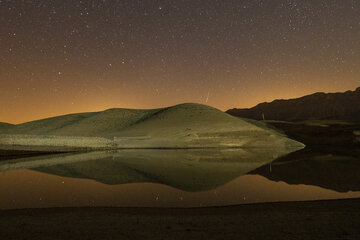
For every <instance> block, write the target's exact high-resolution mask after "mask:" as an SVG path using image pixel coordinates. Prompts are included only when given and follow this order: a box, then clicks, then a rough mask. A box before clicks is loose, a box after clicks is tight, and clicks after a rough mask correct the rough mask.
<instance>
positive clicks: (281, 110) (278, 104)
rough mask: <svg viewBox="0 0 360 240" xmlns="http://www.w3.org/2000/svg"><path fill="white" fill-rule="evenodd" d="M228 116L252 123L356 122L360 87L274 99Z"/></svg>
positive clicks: (359, 108) (235, 110) (233, 111)
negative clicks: (253, 121) (270, 121)
mask: <svg viewBox="0 0 360 240" xmlns="http://www.w3.org/2000/svg"><path fill="white" fill-rule="evenodd" d="M226 112H227V113H229V114H230V115H233V116H237V117H243V118H250V119H255V120H264V119H265V120H279V121H302V120H325V119H336V120H339V119H341V120H345V119H348V120H358V119H360V87H358V88H356V89H355V90H354V91H350V90H349V91H346V92H336V93H324V92H317V93H314V94H310V95H306V96H303V97H300V98H292V99H277V100H274V101H272V102H264V103H260V104H258V105H256V106H255V107H252V108H244V109H237V108H233V109H229V110H227V111H226Z"/></svg>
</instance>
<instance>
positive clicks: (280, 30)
mask: <svg viewBox="0 0 360 240" xmlns="http://www.w3.org/2000/svg"><path fill="white" fill-rule="evenodd" d="M359 76H360V1H359V0H176V1H175V0H167V1H165V0H164V1H158V0H129V1H127V0H97V1H95V0H89V1H86V0H84V1H76V0H22V1H21V0H0V122H11V123H20V122H25V121H29V120H34V119H39V118H44V117H49V116H55V115H61V114H66V113H74V112H87V111H99V110H105V109H107V108H113V107H122V108H157V107H164V106H169V105H174V104H178V103H183V102H197V103H203V104H208V105H211V106H214V107H217V108H220V109H222V110H226V109H229V108H233V107H251V106H253V105H255V104H257V103H259V102H263V101H272V100H274V99H277V98H292V97H299V96H302V95H305V94H310V93H313V92H317V91H325V92H334V91H345V90H349V89H352V90H353V89H355V88H356V87H359V86H360V78H359Z"/></svg>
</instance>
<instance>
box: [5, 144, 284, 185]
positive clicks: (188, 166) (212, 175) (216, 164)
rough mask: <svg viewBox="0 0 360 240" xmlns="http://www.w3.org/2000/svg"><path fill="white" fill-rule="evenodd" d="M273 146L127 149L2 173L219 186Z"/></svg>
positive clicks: (268, 157) (258, 162)
mask: <svg viewBox="0 0 360 240" xmlns="http://www.w3.org/2000/svg"><path fill="white" fill-rule="evenodd" d="M278 156H279V153H277V152H275V151H272V150H262V149H254V150H241V149H226V150H225V149H224V150H210V149H208V150H206V149H201V150H200V149H199V150H195V149H193V150H124V151H116V152H91V153H84V154H75V155H57V156H51V157H40V158H33V159H32V160H30V161H26V162H24V161H18V162H17V163H11V162H8V163H2V164H1V165H0V171H8V170H15V169H20V168H30V169H32V170H36V171H40V172H44V173H49V174H54V175H58V176H64V177H72V178H86V179H93V180H96V181H98V182H102V183H105V184H126V183H139V182H151V183H161V184H166V185H169V186H172V187H175V188H178V189H182V190H186V191H204V190H210V189H214V188H216V187H219V186H221V185H224V184H226V183H227V182H229V181H231V180H233V179H235V178H237V177H238V176H241V175H244V174H246V173H248V172H250V171H251V170H254V169H256V168H258V167H260V166H262V165H264V164H266V163H269V162H271V161H273V160H274V159H276V158H277V157H278Z"/></svg>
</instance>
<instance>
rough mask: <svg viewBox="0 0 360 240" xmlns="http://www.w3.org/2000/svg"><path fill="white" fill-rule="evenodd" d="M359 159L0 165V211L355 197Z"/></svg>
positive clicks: (132, 153) (93, 158) (311, 156)
mask: <svg viewBox="0 0 360 240" xmlns="http://www.w3.org/2000/svg"><path fill="white" fill-rule="evenodd" d="M359 172H360V161H358V159H356V158H350V157H347V156H338V155H331V154H326V153H323V152H316V151H313V150H311V151H310V150H307V149H304V150H300V151H297V152H294V153H291V154H289V155H287V156H281V155H279V153H278V152H277V151H276V150H273V149H246V150H244V149H192V150H121V151H103V152H86V153H76V154H56V155H45V156H35V157H28V158H22V159H12V160H2V161H0V196H1V198H0V209H19V208H48V207H79V206H109V207H206V206H226V205H234V204H248V203H257V202H278V201H300V200H322V199H338V198H356V197H360V181H359V180H360V177H359V176H358V175H359V174H358V173H359Z"/></svg>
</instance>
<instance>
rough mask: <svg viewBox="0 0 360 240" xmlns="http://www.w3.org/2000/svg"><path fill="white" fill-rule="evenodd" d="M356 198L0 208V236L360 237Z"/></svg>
mask: <svg viewBox="0 0 360 240" xmlns="http://www.w3.org/2000/svg"><path fill="white" fill-rule="evenodd" d="M359 226H360V198H354V199H340V200H316V201H305V202H274V203H253V204H243V205H233V206H223V207H205V208H137V207H135V208H134V207H131V208H127V207H70V208H45V209H15V210H0V238H1V239H3V238H4V239H10V238H11V239H121V238H124V239H188V238H191V239H239V238H243V239H360V229H359Z"/></svg>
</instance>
